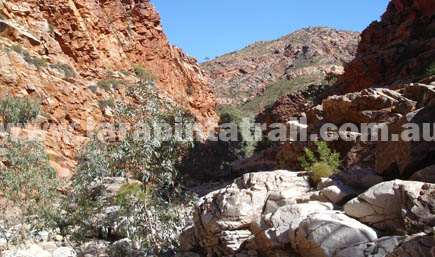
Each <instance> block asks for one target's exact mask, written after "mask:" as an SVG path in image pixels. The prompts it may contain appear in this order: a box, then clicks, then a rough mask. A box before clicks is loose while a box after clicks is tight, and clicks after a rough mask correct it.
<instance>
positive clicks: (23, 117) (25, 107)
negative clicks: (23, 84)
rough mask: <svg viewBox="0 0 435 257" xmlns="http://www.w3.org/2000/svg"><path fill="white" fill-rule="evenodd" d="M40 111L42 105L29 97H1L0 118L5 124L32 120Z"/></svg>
mask: <svg viewBox="0 0 435 257" xmlns="http://www.w3.org/2000/svg"><path fill="white" fill-rule="evenodd" d="M40 111H41V105H40V104H39V103H38V102H36V101H32V100H30V99H29V98H20V97H16V96H6V97H5V98H3V99H0V119H1V122H2V123H3V124H4V125H6V124H13V125H17V124H23V123H27V122H30V121H31V120H32V119H34V118H36V116H38V114H39V113H40Z"/></svg>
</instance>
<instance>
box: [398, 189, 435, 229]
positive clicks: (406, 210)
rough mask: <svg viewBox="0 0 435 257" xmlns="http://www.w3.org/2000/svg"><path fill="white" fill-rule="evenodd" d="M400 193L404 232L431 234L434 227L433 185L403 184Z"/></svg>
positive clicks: (434, 195)
mask: <svg viewBox="0 0 435 257" xmlns="http://www.w3.org/2000/svg"><path fill="white" fill-rule="evenodd" d="M401 192H402V197H401V200H402V217H403V220H404V223H405V228H406V231H408V232H409V233H419V232H422V231H425V232H427V233H430V232H432V231H433V227H434V226H435V184H420V183H418V184H416V183H413V184H405V185H403V187H402V190H401Z"/></svg>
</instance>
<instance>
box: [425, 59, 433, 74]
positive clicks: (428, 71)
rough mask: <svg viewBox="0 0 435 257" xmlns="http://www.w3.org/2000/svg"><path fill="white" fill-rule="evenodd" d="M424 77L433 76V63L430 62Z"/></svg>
mask: <svg viewBox="0 0 435 257" xmlns="http://www.w3.org/2000/svg"><path fill="white" fill-rule="evenodd" d="M424 74H425V76H428V77H429V76H433V75H435V61H433V62H431V63H430V64H429V66H428V67H427V68H426V71H425V73H424Z"/></svg>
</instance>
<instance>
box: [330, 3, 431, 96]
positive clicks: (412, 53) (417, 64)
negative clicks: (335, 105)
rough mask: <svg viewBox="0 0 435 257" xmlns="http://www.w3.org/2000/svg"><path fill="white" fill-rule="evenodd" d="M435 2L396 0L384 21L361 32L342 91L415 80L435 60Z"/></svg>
mask: <svg viewBox="0 0 435 257" xmlns="http://www.w3.org/2000/svg"><path fill="white" fill-rule="evenodd" d="M434 13H435V4H434V3H433V1H431V0H413V1H404V0H393V1H391V2H390V4H389V6H388V9H387V11H386V12H385V13H384V15H382V19H381V21H379V22H378V21H374V22H373V23H372V24H370V26H369V27H368V28H367V29H365V30H364V31H363V33H362V34H361V42H360V43H359V45H358V51H357V54H356V58H355V59H354V60H353V61H352V62H350V63H349V64H348V65H346V66H345V73H344V75H343V76H342V77H341V78H340V79H339V84H338V85H339V86H338V89H339V90H338V92H340V93H348V92H357V91H360V90H362V89H365V88H369V87H373V86H376V85H378V86H384V85H391V84H398V83H404V82H413V81H415V80H418V79H420V78H422V77H423V76H424V73H425V70H426V68H427V67H428V66H429V65H430V64H432V63H433V60H434V59H435V29H434V28H435V14H434Z"/></svg>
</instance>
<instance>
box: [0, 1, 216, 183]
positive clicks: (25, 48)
mask: <svg viewBox="0 0 435 257" xmlns="http://www.w3.org/2000/svg"><path fill="white" fill-rule="evenodd" d="M0 14H1V15H2V16H1V17H2V18H1V19H0V47H1V48H2V49H3V51H0V91H1V95H3V96H4V95H7V94H9V95H17V96H30V97H31V98H38V99H40V100H41V102H42V105H43V112H42V113H43V116H44V119H43V120H42V123H46V124H54V125H55V126H60V124H67V125H71V124H75V125H74V126H73V128H72V129H71V131H70V133H69V134H70V135H68V136H67V135H64V134H62V135H58V136H56V135H54V134H55V133H54V132H53V130H51V131H50V130H48V131H41V132H40V133H42V134H44V136H45V142H46V144H47V151H48V153H49V155H50V160H51V162H52V165H53V166H54V167H55V168H56V170H58V172H59V174H60V175H61V176H63V177H68V176H70V175H71V171H72V169H73V167H74V161H73V160H74V157H75V155H76V150H77V149H78V148H79V147H80V146H81V145H82V144H83V143H84V142H85V141H86V139H85V135H86V133H87V132H88V126H92V125H98V124H101V123H102V122H105V121H110V120H111V119H112V112H111V111H110V110H108V109H103V110H102V109H101V108H99V100H107V99H115V100H117V99H120V98H121V97H122V96H123V95H124V94H125V92H123V91H122V88H113V89H112V90H108V91H106V90H101V89H100V88H97V89H95V86H96V85H97V83H98V82H99V81H101V80H106V79H118V80H125V81H127V82H130V83H133V82H135V81H136V78H135V76H134V73H133V66H140V67H144V68H145V69H146V70H147V71H148V72H149V73H150V74H152V75H154V77H155V80H156V85H157V87H158V88H159V93H160V94H161V96H162V97H164V98H166V99H168V100H170V101H172V102H173V103H176V104H177V105H179V106H182V107H184V108H186V109H188V110H190V111H191V113H192V114H193V115H194V116H195V117H196V118H197V120H198V121H199V123H200V124H201V126H202V128H203V129H204V130H205V129H210V128H213V127H214V126H215V124H216V121H217V117H216V114H215V107H216V102H215V97H214V90H213V88H212V87H211V86H209V84H208V83H207V81H206V79H205V78H204V75H203V72H202V70H201V68H200V67H199V66H198V65H197V64H196V60H195V58H193V57H189V56H187V55H186V54H185V53H184V52H183V51H182V50H181V49H179V48H177V47H175V46H171V45H170V44H169V41H168V39H167V38H166V36H165V34H164V32H163V28H162V26H161V24H160V16H159V14H158V12H157V11H156V10H155V9H154V6H153V5H152V4H151V3H149V1H133V0H116V1H90V0H72V1H60V0H49V1H35V0H13V1H5V0H0ZM35 60H36V61H35ZM90 88H93V89H95V90H90ZM38 121H39V122H40V123H41V120H38ZM40 129H42V127H40V126H37V127H32V128H31V129H30V130H31V131H35V130H40Z"/></svg>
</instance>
